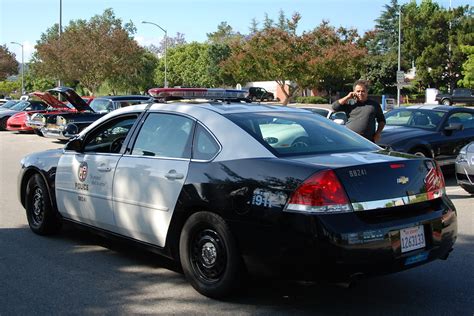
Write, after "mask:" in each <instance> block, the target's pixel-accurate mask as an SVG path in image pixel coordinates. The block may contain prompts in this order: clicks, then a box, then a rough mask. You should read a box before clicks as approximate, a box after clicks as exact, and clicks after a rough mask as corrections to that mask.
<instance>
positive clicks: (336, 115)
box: [298, 106, 347, 125]
mask: <svg viewBox="0 0 474 316" xmlns="http://www.w3.org/2000/svg"><path fill="white" fill-rule="evenodd" d="M298 108H299V109H304V110H308V111H311V112H313V113H314V114H319V115H321V116H324V117H326V118H328V119H330V120H332V121H334V122H335V123H337V124H340V125H344V124H346V122H347V115H346V113H344V112H336V111H334V110H333V109H327V108H322V107H319V106H303V107H298Z"/></svg>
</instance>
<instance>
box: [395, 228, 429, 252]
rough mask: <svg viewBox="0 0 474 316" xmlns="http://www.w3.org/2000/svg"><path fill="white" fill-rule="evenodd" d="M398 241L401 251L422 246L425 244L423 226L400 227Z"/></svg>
mask: <svg viewBox="0 0 474 316" xmlns="http://www.w3.org/2000/svg"><path fill="white" fill-rule="evenodd" d="M400 243H401V247H402V253H404V252H408V251H412V250H415V249H420V248H424V247H425V246H426V242H425V231H424V229H423V226H415V227H410V228H404V229H401V230H400Z"/></svg>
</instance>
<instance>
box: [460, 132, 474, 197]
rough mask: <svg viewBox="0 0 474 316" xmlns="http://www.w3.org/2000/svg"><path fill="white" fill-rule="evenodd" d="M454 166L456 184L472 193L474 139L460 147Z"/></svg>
mask: <svg viewBox="0 0 474 316" xmlns="http://www.w3.org/2000/svg"><path fill="white" fill-rule="evenodd" d="M455 166H456V167H455V168H456V179H457V182H458V184H459V185H460V186H461V188H463V189H464V190H466V191H467V192H468V193H471V194H474V141H473V142H470V143H469V144H467V145H466V146H464V147H463V148H461V150H460V151H459V155H458V157H457V158H456V164H455Z"/></svg>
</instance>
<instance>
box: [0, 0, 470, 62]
mask: <svg viewBox="0 0 474 316" xmlns="http://www.w3.org/2000/svg"><path fill="white" fill-rule="evenodd" d="M434 1H435V2H437V3H439V4H440V6H442V7H445V8H449V6H450V3H451V5H452V7H457V6H460V5H467V4H470V5H472V4H473V0H434ZM398 2H399V4H403V3H406V2H408V0H399V1H398ZM417 2H418V3H419V2H420V1H419V0H418V1H417ZM60 3H62V10H60ZM389 3H390V0H357V1H356V0H286V1H281V0H230V1H228V0H172V1H168V0H0V45H5V44H6V45H7V47H8V49H9V50H10V51H11V52H13V53H15V55H16V58H17V60H18V61H19V62H21V46H20V45H17V44H11V42H18V43H20V44H22V45H23V49H24V60H25V62H28V60H29V59H30V57H31V54H32V53H33V52H34V46H35V44H36V41H38V40H39V39H40V38H41V34H43V33H45V32H46V30H47V29H48V28H50V27H51V26H53V25H54V24H55V23H59V19H60V15H61V16H62V26H63V29H64V27H65V26H67V25H68V24H69V21H71V20H77V19H85V20H89V19H90V18H91V17H92V16H94V15H100V14H102V13H103V12H104V10H105V9H107V8H112V9H113V11H114V13H115V16H116V17H117V18H120V19H121V20H122V21H123V22H124V23H125V22H129V21H132V22H133V23H134V24H135V26H136V27H137V32H136V34H134V36H135V39H136V40H137V42H138V43H139V44H140V45H142V46H147V45H150V44H155V45H158V44H159V42H160V41H161V40H162V39H163V36H164V32H163V31H162V30H160V29H159V28H157V27H156V26H154V25H150V24H142V23H141V22H142V21H149V22H153V23H156V24H158V25H160V26H161V27H162V28H163V29H165V30H166V31H167V32H168V36H169V37H173V36H175V35H176V34H177V33H178V32H179V33H182V34H184V36H185V39H186V41H187V42H192V41H197V42H204V41H205V40H206V39H207V36H206V34H207V33H211V32H215V31H216V30H217V26H218V25H219V24H220V23H221V22H227V24H229V25H230V26H232V28H233V29H234V31H237V32H240V33H242V34H247V33H248V31H249V26H250V24H251V21H252V19H254V18H255V19H256V20H257V22H260V23H262V22H263V20H264V18H265V14H268V16H269V18H271V19H273V20H275V21H276V20H278V15H279V12H280V10H283V12H284V13H285V15H286V16H287V17H288V18H289V17H291V15H292V14H293V13H294V12H298V13H300V14H301V16H302V18H301V20H300V23H299V25H298V31H299V32H303V31H308V30H311V29H313V28H315V27H316V26H318V25H319V24H320V23H321V21H323V20H328V21H329V23H330V25H332V26H334V27H339V26H343V27H354V28H356V29H357V30H358V31H359V34H361V35H362V34H363V33H364V32H366V31H368V30H370V29H372V28H373V27H374V26H375V21H374V20H375V19H377V18H378V17H379V16H380V14H381V13H382V12H383V11H384V6H385V5H387V4H389ZM60 11H61V12H62V14H60ZM260 25H261V24H260Z"/></svg>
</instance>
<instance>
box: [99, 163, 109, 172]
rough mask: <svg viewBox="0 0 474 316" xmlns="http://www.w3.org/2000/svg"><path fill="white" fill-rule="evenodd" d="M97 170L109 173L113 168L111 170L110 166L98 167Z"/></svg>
mask: <svg viewBox="0 0 474 316" xmlns="http://www.w3.org/2000/svg"><path fill="white" fill-rule="evenodd" d="M97 170H99V171H102V172H109V171H110V170H112V168H110V167H109V166H105V165H102V166H98V167H97Z"/></svg>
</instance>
